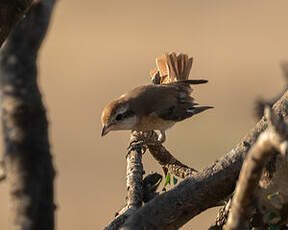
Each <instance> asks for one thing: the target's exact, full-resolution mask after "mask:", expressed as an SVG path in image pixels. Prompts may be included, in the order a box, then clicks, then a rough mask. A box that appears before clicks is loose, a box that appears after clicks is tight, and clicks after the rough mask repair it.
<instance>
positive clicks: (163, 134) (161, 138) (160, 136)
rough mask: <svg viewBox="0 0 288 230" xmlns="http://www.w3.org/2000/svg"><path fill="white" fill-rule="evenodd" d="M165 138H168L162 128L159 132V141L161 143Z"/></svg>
mask: <svg viewBox="0 0 288 230" xmlns="http://www.w3.org/2000/svg"><path fill="white" fill-rule="evenodd" d="M165 140H166V134H165V131H164V130H160V133H159V135H158V141H159V142H160V143H163V142H165Z"/></svg>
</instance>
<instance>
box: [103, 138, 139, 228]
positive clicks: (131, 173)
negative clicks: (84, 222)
mask: <svg viewBox="0 0 288 230" xmlns="http://www.w3.org/2000/svg"><path fill="white" fill-rule="evenodd" d="M135 140H137V137H136V136H134V135H131V138H130V142H133V141H135ZM142 147H143V146H142V145H141V144H138V145H135V146H133V149H132V151H130V152H129V153H128V154H127V171H126V172H127V176H126V178H127V179H126V180H127V181H126V186H127V200H126V205H125V207H124V208H123V209H122V210H121V211H120V212H119V214H118V216H117V217H116V218H115V220H113V221H112V222H111V223H110V224H109V225H108V226H107V227H106V228H105V230H116V229H119V227H120V226H121V225H122V224H123V223H124V222H125V221H126V219H127V218H128V217H129V216H130V215H131V214H132V213H134V212H135V211H136V210H137V209H138V208H139V207H141V205H142V201H143V186H142V185H143V184H142V177H143V174H144V171H143V165H142V154H143V153H142Z"/></svg>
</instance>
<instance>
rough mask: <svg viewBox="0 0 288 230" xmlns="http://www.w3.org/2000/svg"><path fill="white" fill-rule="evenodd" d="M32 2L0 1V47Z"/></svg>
mask: <svg viewBox="0 0 288 230" xmlns="http://www.w3.org/2000/svg"><path fill="white" fill-rule="evenodd" d="M32 3H33V0H1V1H0V47H1V46H2V44H3V42H4V40H5V39H6V38H7V36H8V34H9V33H10V31H11V30H12V28H13V27H14V26H15V24H16V23H17V22H18V21H19V20H20V19H21V18H22V17H23V16H24V14H25V13H26V12H27V10H28V9H29V8H30V7H31V5H32Z"/></svg>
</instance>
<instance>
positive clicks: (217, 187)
mask: <svg viewBox="0 0 288 230" xmlns="http://www.w3.org/2000/svg"><path fill="white" fill-rule="evenodd" d="M273 109H274V112H275V113H276V114H278V115H282V117H283V118H284V119H285V120H287V119H288V118H287V116H288V92H286V93H285V94H284V95H283V96H282V97H281V99H279V100H278V101H277V103H275V105H274V106H273ZM266 127H267V123H266V122H265V121H264V119H262V120H261V121H259V122H258V123H257V125H256V127H255V128H254V129H253V130H251V131H250V132H249V134H248V135H246V136H245V137H244V138H243V139H242V140H241V142H240V143H239V144H238V145H236V146H235V147H234V148H233V149H232V150H231V151H230V152H229V153H227V154H226V155H225V156H224V157H222V158H221V159H220V160H218V161H216V162H214V163H213V164H212V165H211V166H210V167H208V168H206V169H204V170H202V171H200V172H198V173H196V174H195V175H194V176H193V177H192V178H187V179H185V180H184V181H183V182H181V183H180V184H179V185H178V186H176V187H175V188H173V189H172V190H170V191H168V192H166V193H164V194H162V195H159V196H158V197H156V198H154V199H153V200H151V201H150V202H148V203H147V204H145V205H144V206H143V207H142V208H140V209H139V210H137V211H136V212H135V213H134V214H133V215H132V216H131V217H129V218H128V220H127V221H126V223H125V225H124V226H123V228H121V229H122V230H124V229H126V230H127V229H130V230H132V229H133V230H138V229H139V230H140V229H145V228H147V229H151V230H152V229H159V230H161V229H168V230H169V229H178V228H179V227H181V226H182V225H184V224H185V223H186V222H187V221H189V220H190V219H191V218H193V217H194V216H196V215H198V214H199V213H201V212H202V211H204V210H206V209H207V208H210V207H213V206H216V205H217V203H218V202H219V201H221V200H223V199H225V197H227V196H228V195H229V194H231V193H232V192H233V190H234V188H235V183H236V181H237V178H238V176H239V173H240V169H241V166H242V163H243V159H244V158H245V156H246V154H247V152H248V150H249V148H250V146H251V145H253V144H254V143H255V142H256V140H257V138H258V136H259V134H260V133H261V132H263V131H264V130H265V129H266Z"/></svg>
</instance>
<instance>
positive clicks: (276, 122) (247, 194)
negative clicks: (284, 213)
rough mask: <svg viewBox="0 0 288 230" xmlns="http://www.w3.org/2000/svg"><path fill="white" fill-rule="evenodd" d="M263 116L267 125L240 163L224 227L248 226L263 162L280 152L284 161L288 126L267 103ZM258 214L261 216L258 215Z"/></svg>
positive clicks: (232, 229)
mask: <svg viewBox="0 0 288 230" xmlns="http://www.w3.org/2000/svg"><path fill="white" fill-rule="evenodd" d="M265 118H266V120H267V122H268V127H269V128H268V129H267V130H266V131H265V132H263V133H262V134H261V135H260V136H259V138H258V140H257V142H256V143H255V144H254V145H253V146H252V148H251V149H250V151H249V152H248V155H247V157H246V159H245V161H244V163H243V166H242V169H241V172H240V176H239V180H238V182H237V187H236V189H235V194H234V196H233V200H232V208H231V211H230V214H229V217H228V221H227V224H226V226H225V227H224V229H225V230H246V229H247V230H248V229H250V220H251V217H252V212H255V207H257V205H258V204H259V197H258V196H259V194H257V191H256V188H258V183H259V181H260V178H261V176H262V174H263V170H264V168H265V166H266V165H267V164H266V163H267V162H268V160H269V159H271V158H272V157H275V155H276V154H278V153H282V160H283V161H284V162H285V158H286V152H287V137H288V126H287V125H286V123H285V122H283V120H282V119H279V118H278V117H277V116H276V115H275V114H274V113H273V112H272V111H271V109H270V108H269V107H267V106H266V108H265ZM283 157H284V159H283ZM278 170H279V169H278ZM283 175H286V174H285V173H284V174H283ZM271 179H272V181H273V182H272V183H274V184H277V181H276V180H275V178H271ZM271 179H270V181H271ZM262 180H263V178H262ZM278 188H279V187H278ZM278 192H280V191H278ZM281 193H284V190H281ZM265 197H267V195H265ZM265 200H267V198H266V199H265ZM257 201H258V203H257ZM282 201H283V200H282ZM262 207H263V204H262ZM281 208H282V207H281ZM258 216H259V217H260V215H258ZM258 219H261V218H258Z"/></svg>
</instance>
